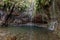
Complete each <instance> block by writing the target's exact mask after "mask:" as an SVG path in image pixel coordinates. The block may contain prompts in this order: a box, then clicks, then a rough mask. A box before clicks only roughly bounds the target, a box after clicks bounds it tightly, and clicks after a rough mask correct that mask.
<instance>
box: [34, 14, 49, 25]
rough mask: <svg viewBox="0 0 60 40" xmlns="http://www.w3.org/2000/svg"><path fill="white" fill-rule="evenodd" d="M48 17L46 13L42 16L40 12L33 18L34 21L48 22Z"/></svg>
mask: <svg viewBox="0 0 60 40" xmlns="http://www.w3.org/2000/svg"><path fill="white" fill-rule="evenodd" d="M47 20H48V17H46V16H45V15H44V16H42V15H40V14H37V15H36V16H35V17H34V19H33V23H40V24H41V23H47Z"/></svg>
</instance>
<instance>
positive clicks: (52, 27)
mask: <svg viewBox="0 0 60 40" xmlns="http://www.w3.org/2000/svg"><path fill="white" fill-rule="evenodd" d="M56 23H57V21H55V22H51V23H50V24H49V25H48V26H49V27H48V29H49V30H51V31H53V30H54V29H55V24H56Z"/></svg>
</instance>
